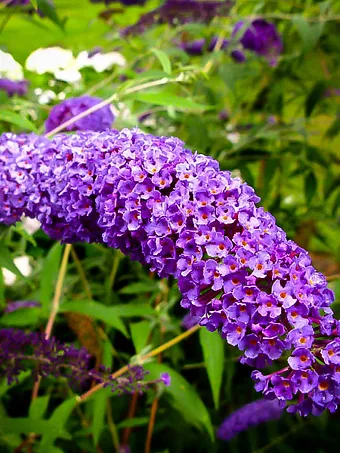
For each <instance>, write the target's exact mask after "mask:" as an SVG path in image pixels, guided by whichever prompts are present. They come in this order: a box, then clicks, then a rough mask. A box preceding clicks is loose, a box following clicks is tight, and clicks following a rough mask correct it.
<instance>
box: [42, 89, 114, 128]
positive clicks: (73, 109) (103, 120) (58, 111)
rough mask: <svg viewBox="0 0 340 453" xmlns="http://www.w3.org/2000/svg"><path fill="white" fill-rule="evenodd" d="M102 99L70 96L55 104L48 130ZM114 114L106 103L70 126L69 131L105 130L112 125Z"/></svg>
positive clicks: (46, 125)
mask: <svg viewBox="0 0 340 453" xmlns="http://www.w3.org/2000/svg"><path fill="white" fill-rule="evenodd" d="M101 101H102V99H100V98H97V97H91V96H80V97H78V98H70V99H66V100H65V101H63V102H61V103H60V104H58V105H55V106H54V107H53V108H52V110H51V111H50V114H49V116H48V118H47V120H46V123H45V129H46V132H50V131H51V130H52V129H54V128H56V127H57V126H60V125H61V124H63V123H65V122H66V121H67V120H69V119H71V118H73V117H74V116H76V115H78V114H79V113H82V112H84V111H85V110H87V109H89V108H90V107H93V106H95V105H97V104H99V102H101ZM114 119H115V118H114V115H113V113H112V112H111V109H110V106H108V105H106V106H104V107H102V108H101V109H99V110H96V111H95V112H93V113H90V114H89V115H87V116H85V117H84V118H81V119H79V120H78V121H76V122H75V123H73V124H72V125H71V126H68V127H67V128H66V129H65V130H67V131H87V130H89V131H103V130H105V129H108V128H110V127H111V125H112V123H113V121H114Z"/></svg>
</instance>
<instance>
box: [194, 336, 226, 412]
mask: <svg viewBox="0 0 340 453" xmlns="http://www.w3.org/2000/svg"><path fill="white" fill-rule="evenodd" d="M199 337H200V343H201V346H202V351H203V358H204V363H205V367H206V369H207V373H208V377H209V382H210V387H211V391H212V395H213V400H214V405H215V407H216V409H218V408H219V404H220V390H221V385H222V376H223V367H224V343H225V342H224V341H223V340H222V338H221V336H220V334H219V333H218V332H209V331H208V330H206V329H200V331H199Z"/></svg>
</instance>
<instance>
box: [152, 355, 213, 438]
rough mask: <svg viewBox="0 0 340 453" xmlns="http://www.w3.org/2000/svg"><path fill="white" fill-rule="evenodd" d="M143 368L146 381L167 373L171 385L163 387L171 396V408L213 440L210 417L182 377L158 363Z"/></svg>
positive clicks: (192, 389) (199, 399)
mask: <svg viewBox="0 0 340 453" xmlns="http://www.w3.org/2000/svg"><path fill="white" fill-rule="evenodd" d="M144 368H145V369H146V370H147V371H149V375H148V379H150V380H152V379H159V376H160V374H161V373H168V374H169V375H170V377H171V384H170V386H169V387H165V388H164V391H165V392H166V393H168V394H169V395H170V396H171V402H172V404H173V406H174V407H175V408H176V409H177V410H178V411H179V412H180V413H181V414H182V415H183V417H184V418H185V419H186V420H187V421H188V423H191V424H192V425H193V426H196V427H198V428H200V429H206V430H207V432H208V433H209V436H210V438H211V439H212V440H213V438H214V429H213V426H212V424H211V420H210V415H209V412H208V410H207V409H206V407H205V405H204V404H203V402H202V400H201V398H200V397H199V395H198V394H197V392H196V390H195V389H194V388H193V387H192V386H191V385H190V384H189V382H187V381H186V380H185V379H184V377H183V376H181V375H180V374H179V373H177V371H175V370H173V369H172V368H170V367H168V366H167V365H163V364H158V363H147V364H145V365H144Z"/></svg>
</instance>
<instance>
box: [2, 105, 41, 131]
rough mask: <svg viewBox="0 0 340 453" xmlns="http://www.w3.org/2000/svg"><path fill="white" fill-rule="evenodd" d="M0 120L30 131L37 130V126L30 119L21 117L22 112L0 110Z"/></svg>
mask: <svg viewBox="0 0 340 453" xmlns="http://www.w3.org/2000/svg"><path fill="white" fill-rule="evenodd" d="M0 121H4V122H5V123H9V124H15V126H19V127H21V128H22V129H23V130H28V131H31V132H37V128H36V127H35V125H34V124H33V123H32V121H30V120H28V119H27V118H25V117H23V116H22V114H19V113H15V112H12V111H11V110H0Z"/></svg>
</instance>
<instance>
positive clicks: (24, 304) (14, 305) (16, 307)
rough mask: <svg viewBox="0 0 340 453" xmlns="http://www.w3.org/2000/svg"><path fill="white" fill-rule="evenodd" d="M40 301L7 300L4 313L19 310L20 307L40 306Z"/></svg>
mask: <svg viewBox="0 0 340 453" xmlns="http://www.w3.org/2000/svg"><path fill="white" fill-rule="evenodd" d="M40 307H41V303H40V302H38V301H35V300H18V301H15V302H9V303H8V304H7V305H6V307H5V309H4V312H5V313H13V312H14V311H17V310H21V309H22V308H40Z"/></svg>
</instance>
